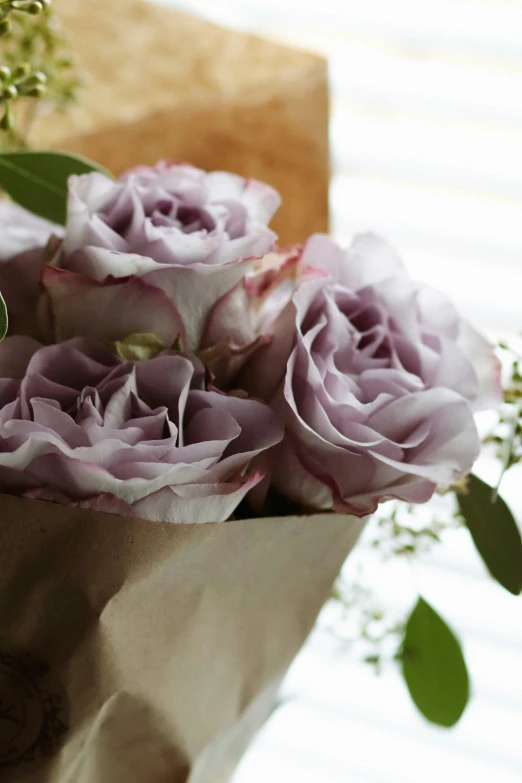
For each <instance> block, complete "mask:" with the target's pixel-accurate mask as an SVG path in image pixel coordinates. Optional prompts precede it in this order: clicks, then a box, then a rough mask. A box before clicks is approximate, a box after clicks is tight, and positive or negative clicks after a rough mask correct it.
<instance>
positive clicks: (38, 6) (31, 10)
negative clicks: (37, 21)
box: [20, 0, 43, 16]
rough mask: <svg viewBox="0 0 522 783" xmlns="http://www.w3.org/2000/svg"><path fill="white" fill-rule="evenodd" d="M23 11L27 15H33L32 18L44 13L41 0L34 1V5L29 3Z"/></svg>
mask: <svg viewBox="0 0 522 783" xmlns="http://www.w3.org/2000/svg"><path fill="white" fill-rule="evenodd" d="M20 10H22V9H20ZM23 10H24V11H25V12H26V13H27V14H32V16H38V14H41V13H42V11H43V5H42V3H41V2H40V0H34V2H33V3H29V5H28V6H26V7H25V8H24V9H23Z"/></svg>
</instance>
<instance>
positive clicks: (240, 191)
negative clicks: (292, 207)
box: [206, 171, 281, 224]
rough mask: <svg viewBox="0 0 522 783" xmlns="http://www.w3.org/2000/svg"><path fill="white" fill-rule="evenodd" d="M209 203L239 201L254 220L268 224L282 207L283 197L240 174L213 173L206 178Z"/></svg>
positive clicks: (262, 183)
mask: <svg viewBox="0 0 522 783" xmlns="http://www.w3.org/2000/svg"><path fill="white" fill-rule="evenodd" d="M206 185H207V192H208V200H209V202H211V203H212V202H216V201H218V202H222V201H237V202H239V203H240V204H243V206H245V207H246V209H247V211H248V213H249V215H250V217H251V219H252V220H256V221H259V222H260V223H263V224H267V223H269V222H270V220H271V219H272V218H273V216H274V214H275V213H276V211H277V210H278V209H279V207H280V205H281V196H280V195H279V193H278V192H277V190H275V189H274V188H273V187H271V186H270V185H266V184H265V183H264V182H260V181H258V180H256V179H244V178H243V177H241V176H239V175H238V174H230V173H228V172H226V171H213V172H211V173H210V174H208V175H207V178H206Z"/></svg>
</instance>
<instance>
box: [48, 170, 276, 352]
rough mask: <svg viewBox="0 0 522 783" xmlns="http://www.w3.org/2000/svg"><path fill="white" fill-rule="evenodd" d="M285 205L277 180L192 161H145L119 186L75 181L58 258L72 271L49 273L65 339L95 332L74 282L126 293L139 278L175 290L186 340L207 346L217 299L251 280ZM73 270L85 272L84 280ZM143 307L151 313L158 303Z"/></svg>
mask: <svg viewBox="0 0 522 783" xmlns="http://www.w3.org/2000/svg"><path fill="white" fill-rule="evenodd" d="M279 203H280V198H279V195H278V194H277V193H276V191H275V190H273V189H272V188H271V187H269V186H268V185H264V184H262V183H260V182H256V181H254V180H245V179H243V178H242V177H239V176H236V175H234V174H227V173H225V172H212V173H209V174H207V173H205V172H203V171H201V170H200V169H197V168H194V167H193V166H189V165H172V164H169V163H165V162H163V163H159V164H158V165H157V166H155V167H154V168H147V167H139V168H136V169H132V170H131V171H129V172H128V173H127V174H125V175H124V176H122V177H121V178H120V179H119V180H117V181H116V182H113V181H112V180H110V179H108V178H107V177H105V176H103V175H102V174H98V173H94V174H87V175H84V176H80V177H71V178H70V180H69V202H68V215H67V225H66V231H65V238H64V241H63V246H62V251H61V253H60V254H59V256H58V258H57V259H56V261H55V264H54V266H55V267H57V268H58V270H60V269H61V270H67V271H68V275H63V276H62V278H60V277H59V275H58V274H57V271H56V270H55V273H54V274H50V273H46V275H45V276H44V284H45V286H46V288H47V290H48V292H49V295H50V298H51V302H52V306H53V308H54V312H55V318H56V321H57V328H58V331H59V333H60V337H61V338H62V339H63V337H64V336H75V335H79V334H83V333H85V332H83V331H82V329H83V326H82V321H85V318H86V317H91V316H92V310H90V312H89V313H87V311H86V308H82V305H81V301H78V302H75V303H74V306H71V305H70V300H69V296H68V289H69V285H71V286H73V285H76V288H78V286H79V285H81V286H82V287H83V289H84V290H86V289H87V288H88V286H89V285H93V286H96V285H98V286H99V284H100V283H104V282H105V281H106V280H109V281H110V282H111V285H112V286H113V287H114V286H115V285H119V290H118V291H117V292H116V290H113V293H118V296H121V297H122V298H125V290H124V289H125V286H126V285H127V284H128V282H129V278H132V277H136V276H138V277H139V278H140V280H141V281H142V282H143V283H145V284H147V285H150V286H153V287H155V288H158V289H161V290H162V291H163V292H165V294H166V295H167V297H168V299H169V300H170V301H171V303H172V304H173V305H174V306H175V308H176V310H177V312H178V314H179V320H180V322H181V323H182V325H183V331H184V342H185V346H186V347H187V348H189V349H193V348H195V347H197V345H198V343H199V339H200V336H201V330H202V328H203V323H204V319H205V318H206V316H207V313H208V312H209V310H210V308H211V307H212V306H213V304H214V303H215V302H216V301H217V300H218V299H219V298H220V297H221V296H222V295H223V294H225V293H226V292H227V291H229V290H230V289H231V288H232V287H233V286H234V285H235V284H236V283H237V282H238V281H239V280H240V279H241V277H242V276H243V275H244V273H245V272H246V271H247V269H248V268H249V265H250V264H251V261H250V260H249V259H250V258H251V257H254V256H262V255H263V254H264V253H266V252H268V251H269V250H270V249H271V247H272V246H273V243H274V241H275V235H274V234H273V232H272V231H270V230H269V229H268V228H267V225H268V223H269V221H270V219H271V218H272V215H273V214H274V212H275V210H276V209H277V207H278V206H279ZM72 273H74V275H79V276H81V279H80V280H79V281H77V282H76V284H75V283H74V280H73V278H72V277H71V274H72ZM78 308H80V309H78ZM89 309H90V308H89ZM142 310H144V313H145V315H147V314H148V315H149V316H151V314H152V310H151V308H149V307H147V308H145V307H143V308H142ZM107 328H108V329H109V330H110V323H109V324H108V325H107ZM151 330H152V327H151V329H145V331H151ZM129 331H130V330H129Z"/></svg>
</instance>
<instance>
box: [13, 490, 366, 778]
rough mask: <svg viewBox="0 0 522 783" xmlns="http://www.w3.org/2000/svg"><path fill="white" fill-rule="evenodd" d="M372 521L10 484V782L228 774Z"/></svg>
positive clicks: (272, 704) (225, 776) (216, 775)
mask: <svg viewBox="0 0 522 783" xmlns="http://www.w3.org/2000/svg"><path fill="white" fill-rule="evenodd" d="M362 526H363V521H362V520H360V519H356V518H354V517H345V516H336V515H333V514H331V515H329V514H324V515H313V516H303V517H282V518H268V519H253V520H244V521H237V522H227V523H222V524H210V525H172V524H157V523H152V522H144V521H140V520H135V519H125V518H123V517H118V516H114V515H110V514H102V513H97V512H92V511H85V510H82V509H77V508H70V507H66V506H60V505H55V504H52V503H46V502H41V501H33V500H25V499H21V498H16V497H11V496H7V495H1V496H0V781H2V783H7V782H8V781H9V783H11V781H24V783H185V782H186V781H190V783H224V782H225V781H227V780H229V778H230V775H231V774H232V771H233V769H234V767H235V765H236V763H237V761H238V760H239V757H240V756H241V754H242V753H243V751H244V749H245V747H246V746H247V744H248V742H249V741H250V739H251V738H252V736H253V735H254V733H255V732H256V731H257V730H258V728H259V727H260V726H261V725H262V723H263V722H264V721H265V720H266V719H267V717H268V716H269V714H270V712H271V711H272V709H273V706H274V703H275V698H276V693H277V689H278V686H279V683H280V681H281V678H282V677H283V675H284V674H285V671H286V669H287V668H288V666H289V664H290V663H291V661H292V659H293V658H294V656H295V655H296V653H297V652H298V650H299V648H300V647H301V645H302V644H303V642H304V640H305V638H306V636H307V635H308V633H309V631H310V630H311V628H312V626H313V624H314V621H315V619H316V616H317V614H318V612H319V610H320V608H321V606H322V605H323V603H324V601H325V600H326V599H327V598H328V595H329V592H330V590H331V586H332V583H333V581H334V579H335V577H336V575H337V573H338V572H339V570H340V568H341V566H342V564H343V561H344V559H345V557H346V556H347V554H348V552H349V551H350V550H351V548H352V547H353V546H354V544H355V542H356V540H357V537H358V535H359V533H360V531H361V529H362Z"/></svg>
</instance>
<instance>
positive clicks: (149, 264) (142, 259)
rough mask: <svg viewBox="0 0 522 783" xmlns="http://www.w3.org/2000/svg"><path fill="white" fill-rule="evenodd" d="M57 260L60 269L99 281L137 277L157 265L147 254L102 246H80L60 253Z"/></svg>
mask: <svg viewBox="0 0 522 783" xmlns="http://www.w3.org/2000/svg"><path fill="white" fill-rule="evenodd" d="M58 262H59V263H58V264H57V265H58V266H59V267H61V268H62V269H68V270H69V271H70V272H76V273H77V274H79V275H85V276H86V277H92V278H93V279H94V280H97V281H98V282H99V283H101V282H103V281H104V280H105V279H106V278H107V277H114V278H118V277H132V276H133V275H137V276H138V277H139V276H140V275H143V274H144V273H145V272H150V270H151V269H156V266H157V264H156V262H155V261H153V260H152V259H151V258H148V257H147V256H142V255H138V254H136V253H123V252H121V251H118V250H110V249H107V248H104V247H82V248H81V249H80V250H76V251H75V252H74V253H72V254H71V255H70V256H67V255H65V254H62V255H61V256H60V257H59V259H58Z"/></svg>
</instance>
